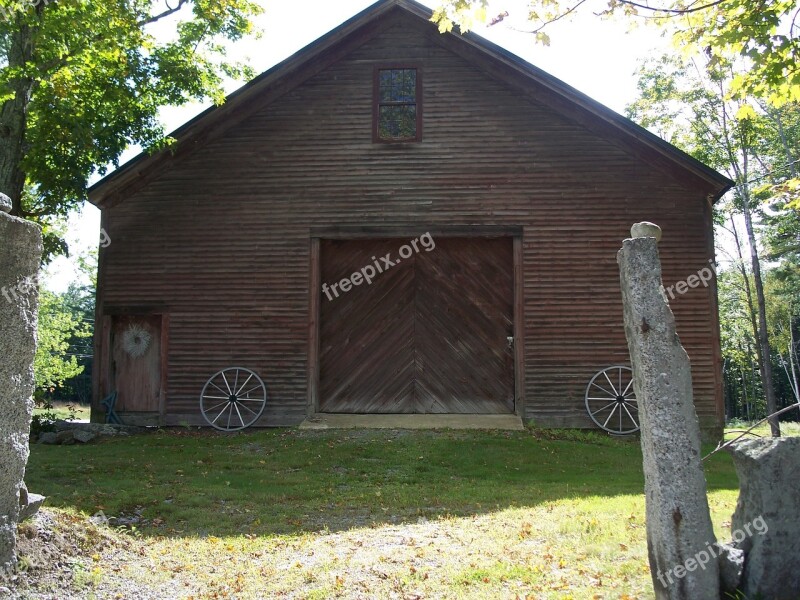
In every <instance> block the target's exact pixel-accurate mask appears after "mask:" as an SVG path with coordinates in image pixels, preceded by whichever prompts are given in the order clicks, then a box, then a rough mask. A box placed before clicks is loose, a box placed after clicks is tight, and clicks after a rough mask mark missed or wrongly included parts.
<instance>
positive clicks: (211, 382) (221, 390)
mask: <svg viewBox="0 0 800 600" xmlns="http://www.w3.org/2000/svg"><path fill="white" fill-rule="evenodd" d="M208 383H210V384H211V385H213V386H214V387H215V388H217V389H218V390H219V391H220V392H222V393H223V394H228V395H230V393H229V392H226V391H225V390H223V389H222V388H221V387H219V386H218V385H217V384H216V383H214V382H213V381H209V382H208Z"/></svg>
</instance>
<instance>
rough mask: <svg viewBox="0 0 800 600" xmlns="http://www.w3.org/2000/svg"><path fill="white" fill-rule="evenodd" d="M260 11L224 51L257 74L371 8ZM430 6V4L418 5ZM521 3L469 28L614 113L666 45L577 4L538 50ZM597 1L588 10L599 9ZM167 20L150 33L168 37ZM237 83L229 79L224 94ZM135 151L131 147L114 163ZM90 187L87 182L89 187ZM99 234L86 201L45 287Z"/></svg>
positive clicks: (58, 286) (170, 122) (344, 0)
mask: <svg viewBox="0 0 800 600" xmlns="http://www.w3.org/2000/svg"><path fill="white" fill-rule="evenodd" d="M259 2H260V3H261V5H262V6H263V7H264V9H265V12H264V14H263V15H261V16H260V17H259V19H258V22H257V25H258V27H259V29H261V31H262V32H263V34H262V36H261V37H260V39H247V40H242V41H240V42H237V43H235V44H232V45H230V46H229V51H228V52H229V57H230V58H233V59H236V60H247V61H248V62H249V64H250V65H251V66H252V67H253V68H254V69H255V71H256V72H261V71H265V70H267V69H268V68H270V67H271V66H273V65H275V64H276V63H278V62H280V61H281V60H283V59H285V58H287V57H289V56H291V55H292V54H294V53H295V52H297V51H298V50H300V49H302V48H303V47H304V46H306V45H307V44H309V43H311V42H313V41H314V40H316V39H317V38H319V37H320V36H322V35H324V34H325V33H327V32H328V31H330V30H331V29H333V28H335V27H337V26H338V25H340V24H341V23H342V22H344V21H346V20H347V19H349V18H350V17H352V16H354V15H355V14H357V13H358V12H360V11H361V10H363V9H364V8H366V7H368V6H369V5H371V4H372V0H335V1H332V0H292V1H291V2H287V1H286V0H259ZM423 4H426V5H428V6H430V7H431V8H435V7H436V5H437V0H428V1H426V2H423ZM525 5H526V2H525V0H493V1H492V4H491V5H490V10H489V11H488V14H489V15H490V16H491V15H498V14H500V13H501V12H503V11H507V12H508V13H509V15H508V17H506V18H504V19H503V21H502V22H501V23H499V24H497V25H494V26H491V27H476V28H475V29H474V30H473V31H474V32H475V33H477V34H478V35H481V36H483V37H485V38H487V39H489V40H491V41H492V42H494V43H496V44H499V45H500V46H503V47H504V48H505V49H507V50H509V51H510V52H513V53H514V54H516V55H518V56H520V57H521V58H523V59H525V60H527V61H528V62H530V63H532V64H534V65H535V66H537V67H539V68H541V69H543V70H545V71H547V72H548V73H550V74H551V75H554V76H555V77H557V78H559V79H561V80H563V81H565V82H566V83H568V84H570V85H571V86H573V87H575V88H577V89H578V90H580V91H581V92H583V93H585V94H587V95H588V96H590V97H592V98H594V99H595V100H597V101H598V102H600V103H601V104H604V105H606V106H607V107H609V108H611V109H612V110H615V111H617V112H619V113H622V112H624V110H625V106H626V105H627V104H628V103H630V102H632V101H633V100H634V99H635V98H636V77H635V72H636V69H637V67H638V65H639V64H640V62H641V61H642V60H644V59H645V58H647V57H650V56H659V55H660V54H662V53H663V52H664V51H665V50H666V49H668V47H669V40H668V39H665V38H663V37H662V36H661V34H660V31H659V30H658V29H656V28H652V27H647V26H642V27H636V28H633V29H632V28H631V23H630V22H629V21H624V20H616V19H615V20H608V19H601V18H599V17H597V16H595V15H594V14H592V12H591V9H592V4H591V3H587V4H586V5H584V7H585V8H587V7H588V8H587V10H586V11H584V12H583V13H581V14H580V15H579V16H578V17H576V18H574V19H572V20H569V21H567V20H564V21H559V22H557V23H554V24H551V25H549V26H548V27H547V29H546V32H547V34H548V35H549V36H550V38H551V43H550V46H543V45H541V44H538V43H536V42H535V40H534V36H533V35H531V34H530V33H526V32H525V30H526V29H530V28H531V24H530V23H529V22H528V21H527V18H526V17H527V10H526V8H525ZM601 6H602V3H598V4H597V5H596V6H594V7H593V8H594V9H596V10H597V9H599V8H600V7H601ZM169 29H170V23H165V24H164V25H163V27H162V29H161V30H154V35H156V36H161V35H169ZM243 83H244V82H241V81H239V82H229V83H228V85H227V86H226V92H228V93H230V92H232V91H234V90H235V89H237V88H238V87H240V86H241V85H242V84H243ZM208 106H209V104H199V103H194V104H191V105H188V106H184V107H181V108H166V109H164V110H162V111H161V115H160V117H161V121H162V123H163V124H164V126H165V129H166V131H168V132H169V131H172V130H174V129H176V128H177V127H179V126H180V125H181V124H183V123H184V122H186V121H188V120H189V119H191V118H192V117H194V116H195V115H196V114H198V113H200V112H202V111H203V110H205V109H206V108H207V107H208ZM137 154H138V148H131V149H130V150H128V151H127V152H126V153H125V154H124V155H123V156H122V159H121V163H124V162H125V161H126V160H129V159H130V158H133V157H134V156H136V155H137ZM90 183H91V182H90ZM99 237H100V211H99V210H98V209H96V208H95V207H94V206H92V205H91V204H89V203H88V202H87V203H86V205H85V206H84V208H83V209H82V210H81V211H80V212H79V213H76V214H74V215H73V216H72V217H71V218H70V221H69V232H68V235H67V241H68V243H69V245H70V253H71V256H72V257H73V258H71V259H66V258H63V257H62V258H58V259H56V260H55V261H54V262H53V263H52V264H51V265H50V267H49V269H48V276H47V277H46V278H45V281H46V285H47V287H49V288H50V289H52V290H54V291H63V290H65V289H66V287H67V285H68V284H69V282H70V281H72V280H74V279H76V278H77V277H78V274H77V271H76V268H75V265H74V257H76V256H78V255H79V254H81V253H83V252H85V251H87V250H89V249H91V248H93V247H97V244H98V240H99ZM111 243H113V240H111Z"/></svg>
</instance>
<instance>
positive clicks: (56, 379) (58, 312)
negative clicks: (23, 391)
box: [33, 289, 91, 399]
mask: <svg viewBox="0 0 800 600" xmlns="http://www.w3.org/2000/svg"><path fill="white" fill-rule="evenodd" d="M89 336H91V328H90V327H89V324H88V323H86V322H84V321H83V320H82V319H81V317H80V316H79V315H76V314H75V311H74V308H73V307H71V306H70V305H69V298H68V297H67V296H66V295H59V294H54V293H53V292H50V291H48V290H46V289H42V290H41V291H40V295H39V327H38V333H37V347H36V357H35V358H34V362H33V371H34V377H35V381H36V397H37V399H44V398H46V397H52V394H53V393H54V392H56V390H58V389H59V388H60V387H61V386H63V385H64V382H65V381H67V380H68V379H70V378H72V377H75V376H77V375H79V374H80V373H81V372H82V371H83V365H82V364H79V362H78V359H77V357H76V356H75V355H70V354H69V353H68V350H69V348H70V345H71V342H72V341H73V340H74V339H84V338H88V337H89Z"/></svg>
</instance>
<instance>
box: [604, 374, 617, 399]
mask: <svg viewBox="0 0 800 600" xmlns="http://www.w3.org/2000/svg"><path fill="white" fill-rule="evenodd" d="M603 377H605V378H606V381H607V382H608V385H610V386H611V389H612V390H614V396H619V392H617V388H615V387H614V384H613V383H611V380H610V379H609V378H608V373H606V372H605V371H603Z"/></svg>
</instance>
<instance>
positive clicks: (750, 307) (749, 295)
mask: <svg viewBox="0 0 800 600" xmlns="http://www.w3.org/2000/svg"><path fill="white" fill-rule="evenodd" d="M730 218H731V232H732V233H733V240H734V241H735V242H736V254H737V255H738V257H739V272H740V273H741V274H742V281H743V282H744V291H745V297H746V299H747V314H748V315H749V317H750V326H751V327H752V329H753V339H754V340H758V322H757V319H756V307H755V305H754V304H753V290H752V289H751V288H750V278H749V277H748V276H747V268H746V267H745V266H744V256H743V255H742V242H741V240H740V239H739V230H738V229H736V221H735V220H734V218H733V213H731V215H730ZM748 345H749V344H748ZM748 351H749V348H748ZM756 356H757V357H758V364H759V368H761V364H762V363H763V362H764V357H763V356H762V355H761V346H760V345H759V344H756Z"/></svg>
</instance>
